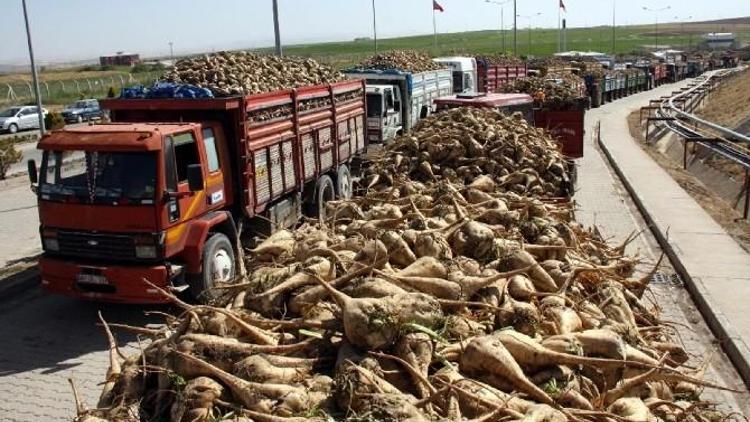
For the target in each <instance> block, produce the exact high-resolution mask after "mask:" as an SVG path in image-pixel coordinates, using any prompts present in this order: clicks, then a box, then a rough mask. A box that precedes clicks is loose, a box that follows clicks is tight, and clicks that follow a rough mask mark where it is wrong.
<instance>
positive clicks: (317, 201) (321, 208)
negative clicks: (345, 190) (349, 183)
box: [309, 174, 336, 219]
mask: <svg viewBox="0 0 750 422" xmlns="http://www.w3.org/2000/svg"><path fill="white" fill-rule="evenodd" d="M335 198H336V190H335V187H334V185H333V180H332V179H331V177H330V176H328V175H326V174H324V175H323V176H320V178H319V179H318V183H317V184H316V185H315V196H313V198H312V199H313V200H312V203H311V204H310V209H309V214H310V215H311V216H312V217H314V218H323V219H325V218H326V202H328V201H333V200H334V199H335Z"/></svg>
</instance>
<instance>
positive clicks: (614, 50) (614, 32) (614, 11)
mask: <svg viewBox="0 0 750 422" xmlns="http://www.w3.org/2000/svg"><path fill="white" fill-rule="evenodd" d="M616 36H617V0H612V57H614V56H615V55H616V54H617V41H616V39H617V38H616Z"/></svg>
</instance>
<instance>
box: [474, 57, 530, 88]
mask: <svg viewBox="0 0 750 422" xmlns="http://www.w3.org/2000/svg"><path fill="white" fill-rule="evenodd" d="M527 75H528V67H527V66H526V65H522V66H503V65H494V64H491V63H488V62H487V61H485V60H477V79H478V83H477V86H478V89H479V92H499V90H500V87H502V86H503V85H505V84H507V83H508V82H510V81H513V80H515V79H518V78H524V77H526V76H527Z"/></svg>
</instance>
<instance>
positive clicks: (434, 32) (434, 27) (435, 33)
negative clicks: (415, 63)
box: [430, 0, 438, 53]
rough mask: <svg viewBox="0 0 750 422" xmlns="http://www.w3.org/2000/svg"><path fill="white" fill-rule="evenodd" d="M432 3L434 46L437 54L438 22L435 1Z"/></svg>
mask: <svg viewBox="0 0 750 422" xmlns="http://www.w3.org/2000/svg"><path fill="white" fill-rule="evenodd" d="M430 1H431V6H432V32H433V38H434V39H433V44H434V48H435V53H437V48H438V43H437V20H436V18H435V2H434V0H430Z"/></svg>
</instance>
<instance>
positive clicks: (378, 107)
mask: <svg viewBox="0 0 750 422" xmlns="http://www.w3.org/2000/svg"><path fill="white" fill-rule="evenodd" d="M382 116H383V96H382V95H380V94H367V117H382Z"/></svg>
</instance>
